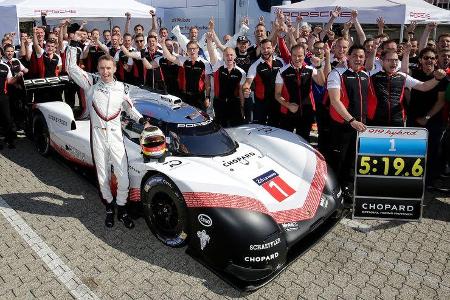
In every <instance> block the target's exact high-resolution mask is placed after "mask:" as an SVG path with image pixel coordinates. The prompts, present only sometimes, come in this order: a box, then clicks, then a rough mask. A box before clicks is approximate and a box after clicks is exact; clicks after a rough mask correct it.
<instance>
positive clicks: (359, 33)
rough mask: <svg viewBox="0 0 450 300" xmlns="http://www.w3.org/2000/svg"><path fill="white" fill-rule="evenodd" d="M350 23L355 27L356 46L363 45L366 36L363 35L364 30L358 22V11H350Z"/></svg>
mask: <svg viewBox="0 0 450 300" xmlns="http://www.w3.org/2000/svg"><path fill="white" fill-rule="evenodd" d="M352 22H353V25H354V26H355V30H356V35H357V36H358V44H359V45H362V44H364V42H365V40H366V34H365V33H364V30H363V28H362V27H361V24H360V23H359V21H358V11H357V10H353V11H352Z"/></svg>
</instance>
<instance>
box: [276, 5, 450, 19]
mask: <svg viewBox="0 0 450 300" xmlns="http://www.w3.org/2000/svg"><path fill="white" fill-rule="evenodd" d="M336 6H340V7H342V13H341V15H340V16H339V17H338V18H337V19H336V21H335V22H336V23H345V22H347V21H348V20H349V19H350V14H351V11H352V10H357V11H358V20H359V22H360V23H361V24H376V19H377V18H378V17H380V16H382V17H383V18H384V20H385V23H386V24H400V25H404V24H409V23H411V22H412V21H417V22H431V21H437V22H441V23H450V11H448V10H445V9H442V8H439V7H436V6H434V5H432V4H430V3H428V2H425V1H423V0H377V1H374V0H356V1H355V0H321V1H317V0H305V1H302V2H298V3H294V4H288V5H282V6H273V7H272V16H273V17H274V16H275V14H274V11H275V10H277V9H281V10H282V11H283V12H284V13H285V14H286V15H287V14H289V15H290V16H291V17H292V18H293V19H295V17H297V16H299V15H300V16H302V17H303V20H304V21H306V22H312V23H326V22H328V20H329V19H330V15H331V12H332V11H333V10H334V8H335V7H336Z"/></svg>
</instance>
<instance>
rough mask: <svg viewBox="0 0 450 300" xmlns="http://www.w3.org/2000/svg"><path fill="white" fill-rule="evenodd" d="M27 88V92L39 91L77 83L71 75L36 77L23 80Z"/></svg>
mask: <svg viewBox="0 0 450 300" xmlns="http://www.w3.org/2000/svg"><path fill="white" fill-rule="evenodd" d="M23 84H24V86H25V90H26V91H27V92H31V91H37V90H42V89H48V88H53V87H67V86H68V85H72V84H75V82H74V81H72V80H71V79H70V78H69V76H58V77H47V78H35V79H26V80H24V81H23Z"/></svg>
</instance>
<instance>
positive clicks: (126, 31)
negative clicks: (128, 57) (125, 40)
mask: <svg viewBox="0 0 450 300" xmlns="http://www.w3.org/2000/svg"><path fill="white" fill-rule="evenodd" d="M125 17H126V21H125V33H130V25H131V14H130V13H129V12H128V11H127V12H126V13H125Z"/></svg>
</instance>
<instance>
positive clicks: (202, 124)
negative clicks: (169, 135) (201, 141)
mask: <svg viewBox="0 0 450 300" xmlns="http://www.w3.org/2000/svg"><path fill="white" fill-rule="evenodd" d="M211 122H212V120H206V121H204V122H201V123H187V124H177V127H181V128H191V127H198V126H205V125H208V124H209V123H211Z"/></svg>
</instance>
